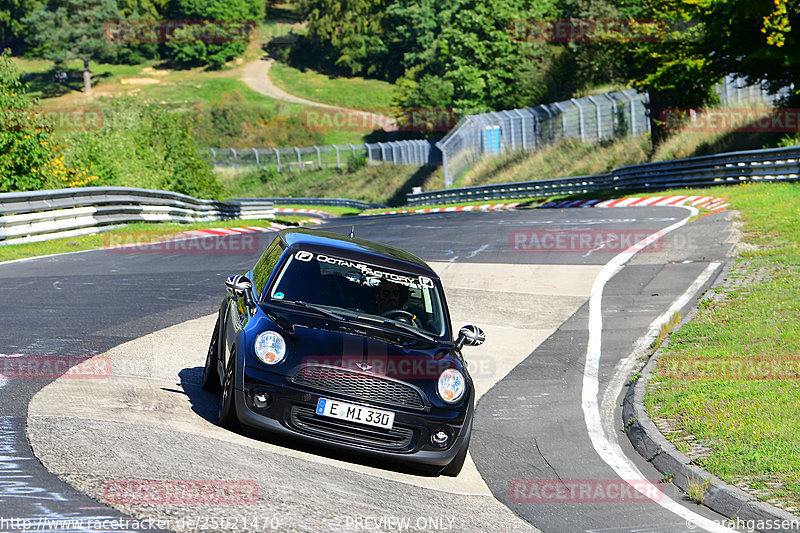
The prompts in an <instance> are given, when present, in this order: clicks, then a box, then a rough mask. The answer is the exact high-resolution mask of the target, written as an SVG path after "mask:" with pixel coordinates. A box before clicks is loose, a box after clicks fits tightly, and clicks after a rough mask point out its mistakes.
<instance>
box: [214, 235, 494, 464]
mask: <svg viewBox="0 0 800 533" xmlns="http://www.w3.org/2000/svg"><path fill="white" fill-rule="evenodd" d="M225 285H226V287H227V290H228V293H229V294H228V296H227V297H226V298H225V300H224V301H223V302H222V306H221V307H220V311H219V317H218V319H217V324H216V326H215V327H214V333H213V336H212V339H211V345H210V346H209V349H208V356H207V357H206V363H205V369H204V372H203V388H205V389H206V390H210V391H215V390H220V394H219V423H220V425H223V426H226V427H229V428H234V427H236V426H237V425H238V424H239V423H241V424H244V425H246V426H251V427H256V428H260V429H263V430H268V431H274V432H278V433H282V434H287V435H293V436H296V437H300V438H303V439H308V440H311V441H314V442H315V443H320V444H325V445H329V446H335V447H338V448H343V449H346V450H350V451H359V452H363V453H369V454H372V455H377V456H380V457H384V458H389V459H394V460H400V461H405V462H412V463H417V464H420V465H430V466H432V467H434V468H435V469H437V470H439V471H440V472H441V473H442V474H445V475H450V476H455V475H458V473H459V472H460V471H461V467H462V465H463V464H464V459H465V458H466V455H467V448H468V446H469V439H470V433H471V430H472V415H473V408H474V399H475V392H474V387H473V384H472V379H471V378H470V375H469V373H468V372H467V368H466V366H467V365H466V363H465V362H464V360H463V358H462V356H461V348H462V346H463V345H464V344H468V345H479V344H481V343H482V342H483V340H484V334H483V332H482V331H481V330H480V329H478V328H476V327H474V326H465V327H463V328H461V330H460V331H459V333H458V336H457V337H456V338H455V339H454V338H453V332H452V330H451V326H450V315H449V312H448V310H447V305H446V303H445V298H444V292H443V290H442V284H441V281H440V280H439V277H438V276H437V275H436V273H435V272H434V271H433V270H431V268H430V267H429V266H428V265H426V264H425V263H424V262H423V261H422V260H420V259H419V258H417V257H416V256H414V255H412V254H410V253H407V252H404V251H402V250H398V249H396V248H392V247H389V246H385V245H383V244H378V243H375V242H371V241H367V240H363V239H358V238H352V237H351V238H347V237H345V236H342V235H338V234H335V233H329V232H323V231H315V230H306V229H287V230H283V231H281V232H279V233H278V234H277V236H276V237H275V239H274V240H273V242H272V243H271V244H270V246H269V247H268V248H267V250H266V251H265V252H264V254H263V255H262V256H261V258H260V259H259V260H258V262H257V263H256V265H255V266H254V267H253V269H252V270H251V271H248V272H246V273H245V274H243V275H236V276H231V277H230V278H228V279H227V280H226V282H225Z"/></svg>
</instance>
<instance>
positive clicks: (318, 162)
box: [314, 145, 322, 168]
mask: <svg viewBox="0 0 800 533" xmlns="http://www.w3.org/2000/svg"><path fill="white" fill-rule="evenodd" d="M314 150H316V151H317V168H322V154H321V153H320V151H319V146H317V145H314Z"/></svg>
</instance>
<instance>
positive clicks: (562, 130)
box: [553, 102, 567, 139]
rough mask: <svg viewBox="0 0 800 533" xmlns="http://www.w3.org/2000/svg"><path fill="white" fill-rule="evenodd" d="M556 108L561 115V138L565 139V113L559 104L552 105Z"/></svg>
mask: <svg viewBox="0 0 800 533" xmlns="http://www.w3.org/2000/svg"><path fill="white" fill-rule="evenodd" d="M553 105H554V106H556V109H558V111H559V112H560V113H561V138H562V139H566V138H567V113H566V111H565V110H564V108H563V107H561V102H555V103H553Z"/></svg>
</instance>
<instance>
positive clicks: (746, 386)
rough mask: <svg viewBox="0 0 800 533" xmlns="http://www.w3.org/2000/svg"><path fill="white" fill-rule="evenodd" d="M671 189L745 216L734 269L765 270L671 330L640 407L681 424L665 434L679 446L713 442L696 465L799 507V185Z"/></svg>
mask: <svg viewBox="0 0 800 533" xmlns="http://www.w3.org/2000/svg"><path fill="white" fill-rule="evenodd" d="M676 193H679V194H713V195H717V196H724V197H727V198H729V199H730V201H731V207H732V208H735V209H738V210H740V212H741V214H742V219H743V221H744V222H745V226H744V239H743V240H744V242H745V243H747V244H749V245H750V246H749V247H748V248H749V251H746V252H743V253H742V254H741V255H740V257H739V259H738V261H739V263H738V265H739V266H738V269H739V270H740V271H745V272H746V271H747V270H760V271H761V272H766V273H767V275H766V277H765V278H764V279H762V280H761V281H757V282H754V283H752V284H750V285H746V286H743V287H740V288H728V289H723V291H724V293H725V298H724V299H723V300H722V301H720V302H712V301H710V300H709V301H704V302H703V303H702V304H701V306H700V309H699V310H698V312H697V313H696V315H695V316H694V318H693V319H692V321H690V322H689V323H687V324H685V325H684V326H683V327H682V328H681V329H680V330H678V331H677V332H675V333H673V334H672V335H671V336H670V343H669V345H668V346H667V347H666V348H665V349H664V350H663V355H662V359H660V360H659V369H658V370H657V372H656V373H655V374H654V377H653V381H652V382H651V387H650V390H649V392H648V393H647V395H646V398H645V404H646V406H647V408H648V410H649V412H650V414H651V416H659V417H663V418H666V419H667V420H669V421H670V423H672V424H673V427H674V428H675V429H677V430H678V431H677V433H675V434H671V435H668V438H671V439H672V440H674V441H675V442H676V444H678V443H680V442H683V437H682V435H683V436H686V435H692V436H694V437H695V439H696V440H697V441H698V442H700V443H702V444H703V445H704V446H706V447H709V448H711V452H710V454H709V455H708V456H706V457H704V458H702V459H699V460H698V462H699V464H700V465H701V466H703V467H704V468H706V469H708V470H709V471H710V472H712V473H713V474H716V475H717V476H719V477H721V478H722V479H725V480H726V481H729V482H732V483H739V484H741V485H743V486H745V487H749V488H751V489H757V490H760V491H761V493H760V497H761V498H762V499H767V500H769V499H775V500H777V501H779V502H782V503H783V504H785V505H786V506H788V507H789V508H794V509H795V512H796V509H797V508H798V507H800V482H798V479H800V455H798V454H797V450H798V448H800V328H798V327H797V326H798V323H800V284H798V283H797V277H798V275H800V184H748V185H741V186H736V187H730V188H719V187H718V188H714V189H709V190H701V191H676ZM666 194H669V193H666ZM741 275H742V274H739V276H741ZM737 363H738V365H736V364H737ZM708 369H714V371H713V372H706V370H708ZM720 369H721V370H720ZM753 369H756V370H753Z"/></svg>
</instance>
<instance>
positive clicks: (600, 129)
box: [588, 96, 603, 141]
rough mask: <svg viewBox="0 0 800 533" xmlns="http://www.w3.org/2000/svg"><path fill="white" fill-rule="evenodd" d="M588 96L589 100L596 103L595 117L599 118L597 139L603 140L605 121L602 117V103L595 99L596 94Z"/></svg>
mask: <svg viewBox="0 0 800 533" xmlns="http://www.w3.org/2000/svg"><path fill="white" fill-rule="evenodd" d="M588 98H589V101H590V102H592V103H593V104H594V109H595V117H596V120H597V140H598V141H601V140H603V123H602V121H601V117H600V103H599V102H598V101H597V100H595V98H594V96H589V97H588Z"/></svg>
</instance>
